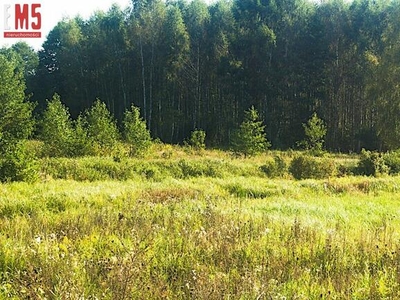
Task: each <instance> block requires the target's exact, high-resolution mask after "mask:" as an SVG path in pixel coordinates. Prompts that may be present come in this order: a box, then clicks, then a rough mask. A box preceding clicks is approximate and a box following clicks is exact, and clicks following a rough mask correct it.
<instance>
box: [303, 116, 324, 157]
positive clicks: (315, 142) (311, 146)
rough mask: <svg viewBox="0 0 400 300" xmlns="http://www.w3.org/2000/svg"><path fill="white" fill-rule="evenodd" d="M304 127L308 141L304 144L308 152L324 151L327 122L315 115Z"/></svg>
mask: <svg viewBox="0 0 400 300" xmlns="http://www.w3.org/2000/svg"><path fill="white" fill-rule="evenodd" d="M303 127H304V133H305V135H306V139H305V140H304V141H303V142H302V144H304V146H305V147H306V149H307V150H313V151H322V149H323V145H324V138H325V135H326V132H327V129H326V125H325V122H324V121H323V120H321V119H320V118H319V117H318V116H317V113H314V114H313V115H312V117H311V118H310V119H309V120H308V121H307V124H303Z"/></svg>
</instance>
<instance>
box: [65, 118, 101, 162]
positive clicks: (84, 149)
mask: <svg viewBox="0 0 400 300" xmlns="http://www.w3.org/2000/svg"><path fill="white" fill-rule="evenodd" d="M73 125H74V134H73V137H72V144H71V156H73V157H78V156H87V155H95V154H96V152H95V145H94V144H93V143H92V141H91V139H90V137H89V133H88V130H87V123H86V119H85V118H84V117H82V116H81V115H80V116H78V118H77V119H76V120H75V122H74V124H73Z"/></svg>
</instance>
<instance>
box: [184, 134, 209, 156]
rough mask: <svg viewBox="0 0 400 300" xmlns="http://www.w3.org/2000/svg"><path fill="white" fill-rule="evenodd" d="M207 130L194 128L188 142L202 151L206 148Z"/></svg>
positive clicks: (195, 148)
mask: <svg viewBox="0 0 400 300" xmlns="http://www.w3.org/2000/svg"><path fill="white" fill-rule="evenodd" d="M205 140H206V132H205V131H204V130H198V129H196V130H194V131H192V133H191V135H190V138H189V140H188V142H187V144H188V145H189V146H190V147H192V148H193V149H194V150H196V151H201V150H204V149H205V148H206V144H205Z"/></svg>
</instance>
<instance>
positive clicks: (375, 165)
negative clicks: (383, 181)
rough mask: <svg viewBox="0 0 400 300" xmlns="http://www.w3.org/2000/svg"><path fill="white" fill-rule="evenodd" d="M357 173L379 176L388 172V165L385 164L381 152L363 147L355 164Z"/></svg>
mask: <svg viewBox="0 0 400 300" xmlns="http://www.w3.org/2000/svg"><path fill="white" fill-rule="evenodd" d="M357 173H358V174H360V175H366V176H379V175H383V174H388V173H389V167H388V166H387V165H386V164H385V160H384V156H383V154H381V153H378V152H371V151H367V150H365V149H363V150H362V151H361V155H360V161H359V162H358V165H357Z"/></svg>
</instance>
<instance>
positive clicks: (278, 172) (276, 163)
mask: <svg viewBox="0 0 400 300" xmlns="http://www.w3.org/2000/svg"><path fill="white" fill-rule="evenodd" d="M260 170H261V171H262V172H264V173H265V174H266V175H267V176H268V177H271V178H274V177H280V176H284V175H285V174H286V173H287V165H286V162H285V160H284V159H283V158H282V157H281V156H279V155H276V156H274V158H273V159H270V160H268V161H266V163H265V164H264V165H262V166H261V167H260Z"/></svg>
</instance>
